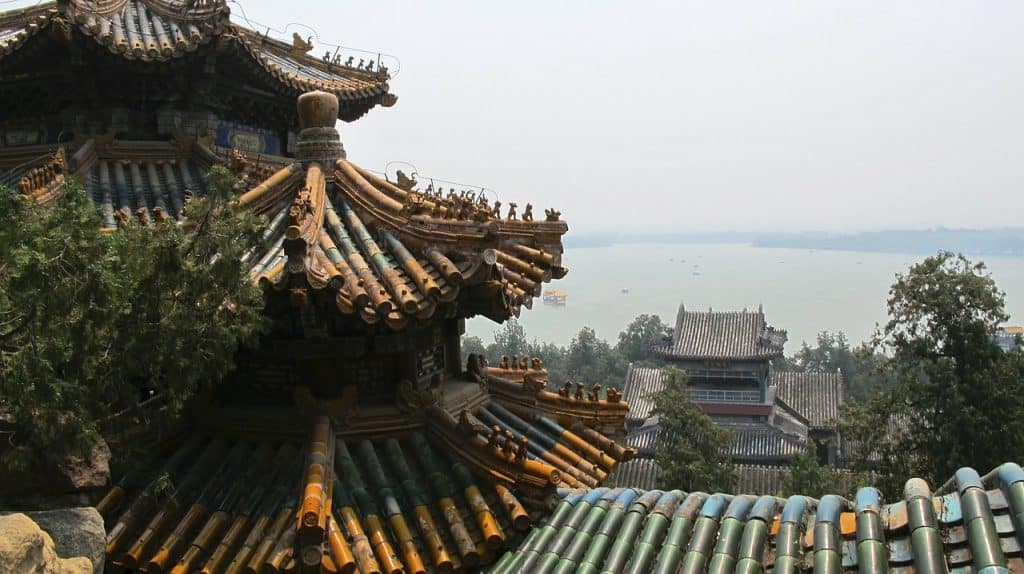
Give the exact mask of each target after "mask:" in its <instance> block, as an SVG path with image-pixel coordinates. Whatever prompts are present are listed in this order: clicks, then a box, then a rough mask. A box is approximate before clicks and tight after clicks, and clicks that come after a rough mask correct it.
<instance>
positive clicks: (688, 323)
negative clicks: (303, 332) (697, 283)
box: [654, 305, 786, 360]
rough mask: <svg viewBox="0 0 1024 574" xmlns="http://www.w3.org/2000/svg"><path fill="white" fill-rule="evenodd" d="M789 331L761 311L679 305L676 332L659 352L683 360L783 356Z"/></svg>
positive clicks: (751, 358) (750, 358)
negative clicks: (773, 325)
mask: <svg viewBox="0 0 1024 574" xmlns="http://www.w3.org/2000/svg"><path fill="white" fill-rule="evenodd" d="M785 344H786V332H785V331H782V330H778V329H775V328H774V327H771V326H769V325H768V323H767V322H766V321H765V318H764V312H763V311H762V310H761V309H758V310H757V311H747V310H743V311H727V312H722V311H712V310H710V309H709V310H707V311H689V310H687V309H686V307H685V306H684V305H679V313H678V314H677V315H676V326H675V331H674V332H673V333H672V340H671V342H669V343H668V344H665V345H659V346H655V347H654V351H655V352H656V353H658V354H659V355H661V356H663V357H666V358H670V359H680V360H702V359H723V360H729V359H732V360H767V359H774V358H778V357H781V356H782V349H783V345H785Z"/></svg>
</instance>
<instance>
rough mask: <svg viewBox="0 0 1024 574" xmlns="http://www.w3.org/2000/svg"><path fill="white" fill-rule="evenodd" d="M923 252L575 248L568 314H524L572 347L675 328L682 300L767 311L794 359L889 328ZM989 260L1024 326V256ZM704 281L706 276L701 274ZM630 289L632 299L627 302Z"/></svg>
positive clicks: (562, 310) (488, 337) (564, 283)
mask: <svg viewBox="0 0 1024 574" xmlns="http://www.w3.org/2000/svg"><path fill="white" fill-rule="evenodd" d="M924 257H926V256H925V255H921V254H889V253H861V252H848V251H821V250H814V251H809V250H805V249H765V248H754V247H751V246H749V245H732V244H726V245H723V244H711V245H709V244H622V245H612V246H610V247H596V248H578V247H577V248H571V249H568V250H567V252H566V253H565V255H564V256H563V263H564V264H565V265H566V266H568V267H569V274H568V275H567V276H566V277H565V278H564V279H562V280H560V281H555V282H553V283H551V284H547V285H545V288H548V287H552V288H554V289H558V290H561V291H565V292H566V293H568V297H567V299H566V305H565V306H564V307H554V306H548V305H544V304H543V303H542V302H541V301H540V300H539V299H538V300H537V301H536V302H535V304H534V307H533V309H532V310H531V309H525V308H524V309H523V313H522V317H520V323H521V324H522V325H523V327H524V328H525V329H526V335H527V336H528V337H529V338H530V339H538V340H541V341H552V342H555V343H558V344H560V345H567V344H568V343H569V341H570V340H571V339H572V337H573V336H574V335H575V334H576V333H577V332H579V330H580V329H581V328H582V327H584V326H590V327H592V328H593V329H594V330H595V331H596V332H597V335H598V336H599V337H601V338H603V339H607V340H608V341H609V342H610V343H613V344H614V342H615V341H616V340H618V334H619V332H620V331H621V330H622V329H623V328H625V326H626V325H627V324H629V322H630V321H632V320H633V318H634V317H636V316H637V315H639V314H641V313H653V314H657V315H660V316H661V318H662V319H663V320H664V321H665V322H666V323H668V324H670V325H674V324H675V317H676V311H677V309H678V308H679V304H680V302H682V303H685V304H686V306H687V308H689V309H707V308H708V307H709V306H710V307H712V308H714V309H716V310H722V311H726V310H740V309H743V308H744V307H746V308H748V309H756V308H757V306H758V305H759V304H760V305H763V306H764V311H765V315H766V317H767V319H768V323H769V324H770V325H772V326H774V327H777V328H780V329H786V330H788V331H789V343H788V344H787V345H786V352H787V354H789V353H793V352H795V351H796V350H797V349H799V346H800V342H801V341H813V340H814V338H815V335H816V334H817V333H818V332H819V331H822V330H830V331H839V330H841V331H844V332H845V333H846V334H847V336H848V337H849V339H850V341H851V342H852V343H858V342H860V341H863V340H865V339H867V338H868V337H869V336H870V335H871V333H872V332H873V331H874V328H875V325H876V323H880V322H884V321H885V319H886V315H885V301H886V298H887V296H888V290H889V286H890V285H891V284H892V283H893V280H894V278H895V275H896V273H898V272H904V271H906V270H907V268H908V267H909V266H910V265H911V264H912V263H914V262H916V261H920V260H921V259H924ZM972 259H973V260H975V261H978V260H983V261H984V262H985V263H986V264H987V265H988V267H989V271H991V273H992V277H993V278H994V279H995V281H996V283H997V284H998V285H999V287H1000V288H1001V289H1002V290H1003V291H1004V292H1006V309H1007V312H1008V313H1009V314H1010V315H1011V320H1010V322H1011V323H1018V324H1019V323H1021V322H1024V258H1019V257H998V256H988V257H981V256H975V257H972ZM698 273H699V274H698ZM623 288H628V289H629V293H628V294H623V293H622V292H621V291H622V289H623ZM498 328H500V326H499V325H496V324H495V323H493V322H491V321H490V320H488V319H484V318H479V317H478V318H475V319H471V320H470V321H468V322H467V326H466V332H467V334H468V335H476V336H478V337H480V338H481V339H483V341H484V343H485V344H487V343H490V342H492V341H493V333H494V331H495V330H496V329H498Z"/></svg>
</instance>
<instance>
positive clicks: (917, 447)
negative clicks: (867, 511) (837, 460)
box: [841, 252, 1024, 489]
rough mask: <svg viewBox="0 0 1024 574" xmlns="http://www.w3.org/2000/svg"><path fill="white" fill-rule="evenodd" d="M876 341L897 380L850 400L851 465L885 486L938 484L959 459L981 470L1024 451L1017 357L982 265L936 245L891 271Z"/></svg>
mask: <svg viewBox="0 0 1024 574" xmlns="http://www.w3.org/2000/svg"><path fill="white" fill-rule="evenodd" d="M889 293H890V297H889V301H888V309H889V321H888V322H887V323H886V324H885V326H884V327H883V328H882V329H881V330H880V331H879V332H878V333H877V335H876V337H875V341H874V342H875V345H876V347H877V348H879V349H884V350H886V351H888V352H889V353H891V356H892V359H891V360H890V361H889V363H888V371H889V373H890V376H891V377H892V378H893V379H894V380H895V385H894V387H893V388H892V389H891V390H889V391H887V392H884V393H882V394H880V395H879V396H878V397H877V398H875V399H872V400H871V401H869V402H868V403H866V404H863V405H849V406H848V407H847V409H846V411H845V413H844V422H843V424H842V425H841V431H842V433H843V436H844V439H845V440H846V441H847V442H848V443H850V444H851V448H848V451H849V452H848V455H849V458H850V462H851V463H852V464H853V466H854V467H855V468H860V469H869V468H876V469H877V472H878V475H879V477H880V479H881V481H882V482H883V483H884V485H885V486H886V487H888V488H890V489H891V488H894V487H895V488H898V487H899V486H901V485H900V483H899V479H900V477H902V478H904V479H905V478H906V477H907V476H923V477H925V478H926V479H928V480H931V481H932V482H933V484H941V483H942V482H944V481H945V480H946V479H947V478H949V477H950V476H951V475H952V474H953V473H954V472H955V471H956V470H957V468H959V467H961V466H965V465H966V466H973V467H975V468H978V469H981V470H987V469H990V468H993V467H995V466H997V465H999V464H1000V463H1002V462H1005V461H1007V460H1019V459H1020V458H1021V457H1022V455H1024V425H1020V424H1019V422H1018V421H1019V416H1020V413H1021V412H1022V408H1024V357H1022V356H1021V353H1020V352H1019V351H1013V352H1009V353H1004V352H1003V351H1002V350H1001V349H1000V348H999V347H998V345H997V344H996V342H995V339H994V337H993V334H994V333H995V330H996V327H997V326H998V325H999V324H1000V323H1001V322H1003V321H1005V320H1006V319H1007V316H1006V312H1005V310H1004V296H1003V293H1002V292H1001V291H1000V290H999V289H998V287H997V286H996V284H995V281H993V279H992V277H991V275H989V274H988V273H987V272H986V270H985V266H984V264H982V263H977V264H975V263H972V262H971V261H969V260H968V259H967V258H965V257H964V256H962V255H954V254H952V253H949V252H940V253H939V254H938V255H936V256H933V257H929V258H927V259H925V260H924V261H922V262H921V263H918V264H916V265H914V266H912V267H911V268H910V270H909V272H908V273H907V274H905V275H903V274H901V275H898V276H897V279H896V282H895V283H894V284H893V286H892V288H891V289H890V292H889Z"/></svg>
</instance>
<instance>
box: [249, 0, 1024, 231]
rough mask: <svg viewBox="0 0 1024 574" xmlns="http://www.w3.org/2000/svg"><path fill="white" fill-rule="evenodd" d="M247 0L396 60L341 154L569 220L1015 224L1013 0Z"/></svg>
mask: <svg viewBox="0 0 1024 574" xmlns="http://www.w3.org/2000/svg"><path fill="white" fill-rule="evenodd" d="M242 3H243V6H244V9H245V12H246V13H247V15H248V17H249V18H250V19H251V20H253V21H256V22H260V23H264V24H267V25H270V26H273V27H275V28H277V29H279V30H281V31H282V32H281V33H274V32H272V34H273V35H276V36H278V37H288V38H290V37H291V33H292V32H293V31H296V32H299V33H300V34H301V35H302V36H307V35H308V34H309V32H308V31H307V30H306V29H303V28H301V27H297V26H292V27H290V28H288V29H287V32H286V33H285V32H284V30H285V28H286V25H287V24H289V23H290V22H301V23H304V24H308V25H309V26H311V27H313V28H314V29H315V31H316V34H317V36H318V37H319V39H320V40H322V41H324V42H330V43H333V44H341V45H344V46H351V47H355V48H361V49H365V50H370V51H380V52H385V53H388V54H392V55H394V56H396V57H397V58H398V59H399V60H400V61H401V71H400V73H399V74H398V75H397V77H395V78H394V80H393V81H392V83H391V86H392V91H393V92H394V93H396V94H397V95H398V96H399V101H398V103H397V105H396V106H395V107H393V108H389V109H388V108H377V109H374V110H373V111H371V112H370V113H369V114H367V115H366V116H364V117H363V118H362V119H360V120H358V121H357V122H355V123H354V124H344V125H342V126H341V128H342V137H343V139H344V142H345V146H346V148H347V150H348V153H349V158H350V159H352V160H353V161H355V162H357V163H359V164H361V165H363V166H365V167H368V168H371V169H378V170H383V169H384V167H385V165H386V164H387V162H389V161H392V160H400V161H407V162H410V163H412V164H414V165H415V166H416V168H417V169H418V171H419V173H420V174H421V176H434V177H439V178H444V179H450V180H456V181H460V182H466V183H470V184H475V185H482V186H486V187H489V188H492V189H494V190H495V191H496V192H497V193H498V195H499V197H500V199H501V200H502V201H503V202H507V201H509V200H512V201H517V202H518V203H519V205H520V206H522V205H523V204H525V203H526V201H531V202H533V203H534V205H535V208H536V210H537V212H538V213H541V212H542V208H543V207H549V206H555V207H557V208H558V209H560V210H561V211H562V212H563V215H564V217H565V218H566V219H567V220H568V221H569V223H570V225H571V227H572V228H573V230H574V231H576V232H586V231H601V230H616V229H617V230H623V231H641V230H652V231H670V230H673V231H707V230H826V231H829V230H837V231H838V230H853V229H877V228H889V227H914V228H917V227H929V226H937V225H944V226H950V227H961V226H971V227H982V226H1005V225H1020V224H1021V217H1020V215H1021V213H1022V211H1024V209H1022V208H1024V205H1022V204H1024V199H1022V197H1024V196H1022V194H1021V187H1022V183H1024V161H1022V160H1024V145H1022V144H1024V141H1022V140H1024V113H1022V106H1024V93H1022V92H1024V68H1022V64H1021V54H1024V34H1021V33H1020V23H1021V22H1022V21H1024V3H1022V2H1009V1H1007V2H893V1H891V0H890V1H885V2H868V1H857V2H849V1H846V2H838V1H821V0H815V1H805V2H785V1H772V2H761V1H757V2H754V1H751V2H732V1H721V2H679V1H673V2H582V1H581V2H553V1H542V2H541V1H538V2H527V1H522V0H520V1H516V2H501V3H499V2H480V1H472V2H470V1H467V2H436V1H435V2H429V3H428V2H396V1H386V0H372V1H357V2H339V1H336V0H292V1H290V2H282V1H281V0H242ZM231 6H232V11H233V13H234V14H235V18H236V19H237V20H240V15H241V11H240V10H239V8H238V5H237V4H236V3H232V5H231ZM327 48H328V47H327V46H325V45H323V44H321V45H320V46H318V47H317V48H315V53H317V54H321V53H322V52H323V51H324V49H327ZM394 68H395V67H394V66H392V70H394ZM394 169H395V166H392V168H391V171H392V173H393V171H394Z"/></svg>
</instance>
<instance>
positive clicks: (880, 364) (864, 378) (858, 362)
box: [775, 331, 892, 401]
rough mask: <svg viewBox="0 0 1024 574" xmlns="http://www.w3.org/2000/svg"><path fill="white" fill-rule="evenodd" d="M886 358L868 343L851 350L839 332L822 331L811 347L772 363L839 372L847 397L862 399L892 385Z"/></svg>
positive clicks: (844, 336)
mask: <svg viewBox="0 0 1024 574" xmlns="http://www.w3.org/2000/svg"><path fill="white" fill-rule="evenodd" d="M887 362H888V357H886V356H885V355H884V354H882V353H881V352H879V351H878V350H877V349H875V348H873V347H872V346H871V345H870V344H868V343H862V344H860V345H858V346H857V347H851V346H850V343H849V341H848V340H847V339H846V334H845V333H843V332H842V331H835V332H831V331H821V332H820V333H818V336H817V341H816V343H815V345H814V346H811V345H808V344H807V343H806V342H804V343H803V344H802V345H801V346H800V350H799V351H797V352H796V353H794V354H793V355H792V356H790V357H786V358H785V359H782V360H780V361H778V362H777V363H776V364H775V367H776V368H779V369H784V370H794V371H820V372H827V373H834V372H836V371H840V372H841V373H842V375H843V384H844V386H845V390H846V396H847V398H848V399H850V400H854V401H859V400H864V399H867V398H869V397H872V396H874V395H875V394H877V393H879V392H881V391H883V390H885V389H887V388H888V387H890V386H892V380H891V377H890V376H889V374H888V370H887V369H886V363H887Z"/></svg>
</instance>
